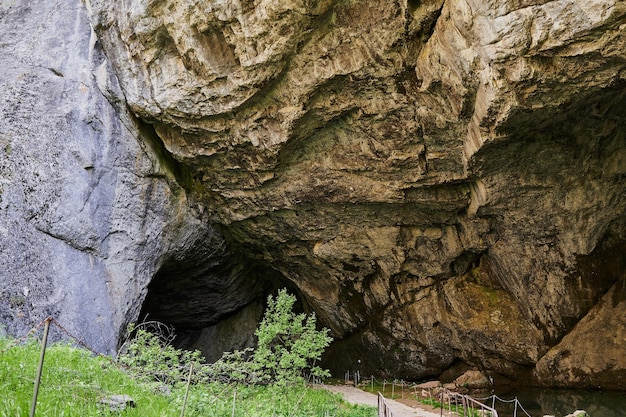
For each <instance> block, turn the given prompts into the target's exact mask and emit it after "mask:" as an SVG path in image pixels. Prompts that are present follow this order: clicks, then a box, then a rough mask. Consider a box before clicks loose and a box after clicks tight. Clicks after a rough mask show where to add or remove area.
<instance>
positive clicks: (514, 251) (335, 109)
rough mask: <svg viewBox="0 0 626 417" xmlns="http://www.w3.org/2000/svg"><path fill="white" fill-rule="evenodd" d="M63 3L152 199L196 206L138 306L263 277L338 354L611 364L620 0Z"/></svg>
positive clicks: (624, 74)
mask: <svg viewBox="0 0 626 417" xmlns="http://www.w3.org/2000/svg"><path fill="white" fill-rule="evenodd" d="M85 6H86V9H87V12H88V15H89V19H90V21H91V24H92V27H93V29H94V31H95V33H96V35H97V38H98V42H100V43H101V45H102V48H103V51H104V53H105V54H106V57H107V60H108V61H107V62H108V63H109V64H110V66H103V67H102V71H101V76H102V77H108V78H110V79H116V80H119V85H120V88H121V91H122V92H123V98H122V95H121V93H120V94H119V95H117V96H116V97H118V101H119V102H120V103H122V106H123V104H124V103H127V105H128V107H129V109H130V112H131V113H132V114H133V116H134V117H136V120H137V123H139V124H140V125H141V126H142V128H143V129H144V130H149V131H151V132H152V133H153V135H152V136H150V137H152V138H153V142H154V143H156V145H155V146H157V147H158V146H159V145H160V146H161V147H162V149H161V148H159V149H161V150H162V151H163V159H165V160H167V161H169V164H170V166H172V167H174V168H173V169H172V170H171V172H172V175H171V176H170V177H168V178H169V180H170V181H171V182H172V185H171V186H172V187H175V186H176V185H180V186H181V187H182V188H183V190H180V191H179V192H180V193H181V195H182V194H184V196H185V200H184V204H181V205H178V206H176V207H178V208H177V209H176V210H179V211H178V212H177V213H179V214H177V215H175V216H174V218H176V219H177V220H179V223H178V224H179V225H180V227H182V228H183V229H184V230H189V229H187V228H189V227H190V226H189V225H190V224H201V225H203V227H205V228H206V233H207V235H206V236H205V237H203V236H202V234H201V233H200V234H193V235H190V236H188V238H187V239H184V242H187V243H188V246H185V245H182V246H181V245H178V246H177V248H178V249H167V248H164V249H163V250H162V251H157V253H159V254H160V255H159V256H160V257H159V260H160V262H157V263H153V264H152V265H153V267H152V269H149V271H151V272H150V273H151V274H152V275H156V278H155V279H154V280H153V281H152V287H150V288H151V289H150V290H148V292H149V294H148V299H147V300H146V303H145V305H144V308H145V309H146V310H147V311H150V312H153V313H155V314H157V315H159V314H160V315H161V318H162V319H164V320H166V321H167V320H169V321H170V322H174V323H183V324H184V325H185V326H188V327H192V326H193V323H197V326H199V327H209V326H213V325H215V324H216V322H217V321H219V320H220V317H221V316H223V315H224V314H228V312H232V311H235V310H237V309H238V308H240V306H243V305H246V304H248V303H250V302H252V301H253V300H254V299H255V297H258V295H259V294H261V293H263V291H265V290H266V288H267V287H266V285H269V284H267V283H264V282H263V278H264V277H265V278H268V279H269V280H268V281H275V280H278V281H280V282H281V283H288V284H289V285H291V286H293V287H294V288H295V289H296V290H297V291H298V293H299V294H300V295H301V298H302V301H303V304H304V308H305V309H312V310H314V311H315V312H316V313H317V314H318V316H319V317H320V319H321V321H322V322H323V324H324V325H326V326H329V327H330V328H331V329H332V330H333V333H334V336H335V338H336V340H337V341H336V342H335V343H334V345H333V346H332V348H331V350H330V352H329V354H328V357H327V364H328V365H329V366H331V367H332V368H333V369H334V370H335V371H337V372H339V373H343V372H344V371H345V370H346V369H345V368H346V367H350V366H352V364H354V366H357V365H356V364H357V360H358V359H361V360H362V362H361V365H359V366H361V367H362V369H361V370H362V371H363V372H366V373H368V374H369V373H374V374H388V375H390V376H393V377H397V378H421V377H425V376H429V375H436V374H439V373H440V372H441V371H443V370H444V369H446V368H449V367H450V366H452V365H453V364H458V363H459V362H464V363H465V364H468V365H471V366H474V367H477V368H481V369H484V370H489V371H492V372H495V373H499V374H502V375H505V376H507V377H509V378H519V377H521V376H524V377H525V379H524V380H525V381H528V378H534V379H535V380H536V381H537V382H539V383H543V384H551V383H556V384H560V385H582V386H585V385H594V386H603V387H607V388H625V386H624V382H623V381H621V379H619V378H616V377H615V375H623V374H624V372H626V355H624V354H623V350H620V349H619V348H618V346H619V343H617V341H616V339H615V337H617V338H618V339H619V338H620V337H621V336H620V334H621V333H619V331H617V330H615V331H614V329H619V328H620V327H619V326H617V327H611V326H609V325H608V323H611V322H612V320H616V321H618V322H619V321H624V320H623V319H624V317H622V316H623V313H619V312H618V310H619V309H617V308H616V306H618V305H619V304H620V303H621V302H622V301H623V300H624V295H623V291H621V288H623V283H624V281H625V280H626V276H625V271H626V258H624V257H623V256H622V255H623V250H624V248H625V245H626V215H625V213H626V192H625V187H624V180H625V178H626V135H625V133H624V132H626V130H625V126H624V125H625V120H626V114H625V113H626V96H625V94H626V39H625V37H626V4H625V3H624V2H622V1H618V0H612V1H611V0H609V1H607V0H554V1H546V0H519V1H516V0H494V1H489V2H484V1H479V0H447V1H443V0H438V1H432V0H425V1H406V0H397V1H390V2H380V1H373V0H363V1H358V2H357V1H348V0H346V1H340V0H335V1H333V0H326V1H325V0H320V1H315V0H313V1H304V0H285V1H274V0H259V1H255V2H239V1H209V2H207V1H196V0H163V1H136V0H129V1H125V2H123V3H121V4H120V3H119V2H110V1H104V0H85ZM47 67H49V68H55V71H47V74H49V76H50V77H54V78H55V79H63V78H67V75H66V71H65V70H64V68H57V67H54V66H51V65H47ZM57 72H59V73H60V74H63V75H64V77H60V76H59V75H58V74H57ZM113 72H114V74H115V75H113ZM137 136H139V137H140V140H145V139H141V138H142V137H143V135H141V134H140V135H137ZM152 204H153V203H146V206H147V207H151V206H152ZM176 210H174V211H175V212H176ZM194 213H195V214H194ZM185 216H191V217H193V218H195V219H198V220H197V223H193V222H192V223H190V221H189V220H186V219H185V218H184V217H185ZM164 221H165V222H169V221H170V220H169V219H168V218H167V217H166V218H164ZM166 229H167V228H166ZM190 229H192V230H193V227H190ZM216 230H219V231H220V233H217V231H216ZM203 242H204V243H206V244H203ZM221 244H223V252H220V251H217V252H216V251H214V250H213V249H212V248H214V247H219V245H221ZM204 253H210V254H212V255H211V257H210V260H209V261H208V262H206V263H204V262H203V261H202V259H203V254H204ZM222 253H223V256H222V255H220V254H222ZM165 258H167V259H165ZM150 273H148V275H150ZM195 277H202V278H201V279H200V278H199V279H195ZM147 279H148V278H147V277H146V278H145V279H144V280H143V281H142V283H144V284H145V283H146V282H147V281H146V280H147ZM203 280H204V281H203ZM177 283H180V286H178V285H177ZM222 284H224V285H223V286H222V288H223V294H224V297H222V296H215V291H217V290H218V288H220V286H221V285H222ZM142 288H145V287H142ZM194 288H195V289H196V290H194ZM239 290H241V291H239ZM129 291H130V290H129ZM168 294H175V295H177V294H179V295H180V297H168ZM211 294H212V295H211ZM237 294H242V295H241V297H239V296H238V295H237ZM194 295H195V296H194ZM126 296H128V297H131V298H132V297H135V299H136V300H138V302H139V303H141V301H142V300H143V297H144V296H145V292H142V291H138V292H132V291H130V292H129V293H128V294H127V295H126ZM209 296H210V297H209ZM229 297H230V298H229ZM183 298H184V300H182V299H183ZM609 299H610V300H611V301H610V302H609V301H608V300H609ZM217 300H224V303H223V305H222V306H223V308H222V309H217V311H216V309H215V308H214V306H213V303H216V302H217ZM131 315H132V314H131ZM615 316H617V317H615ZM596 324H597V325H598V326H601V328H602V329H606V331H604V330H603V331H602V332H600V333H597V334H596V335H595V336H596V337H595V338H592V337H589V335H590V334H591V333H590V329H592V328H593V326H594V325H596ZM612 329H613V330H612ZM205 333H206V334H209V333H211V332H205ZM616 335H617V336H616ZM576 340H581V341H584V343H585V347H578V348H576V349H574V348H572V347H571V344H572V343H573V342H572V341H576ZM607 343H613V345H611V346H615V347H616V348H615V349H613V350H609V352H610V353H609V355H610V358H606V359H603V360H602V361H601V360H599V359H598V358H597V356H598V355H601V349H599V347H600V346H603V345H606V344H607ZM564 352H568V353H567V354H566V353H564ZM582 352H584V353H585V354H583V353H582ZM591 364H593V366H591ZM608 366H610V367H611V370H612V372H613V373H611V374H610V375H611V376H610V377H605V376H604V375H605V374H604V373H603V372H604V371H603V369H606V367H608ZM533 370H536V371H535V372H534V374H533ZM557 374H558V375H559V376H558V378H557V377H555V375H557ZM580 375H589V377H588V378H583V377H581V376H580ZM606 375H609V374H608V373H607V374H606Z"/></svg>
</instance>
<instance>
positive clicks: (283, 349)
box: [252, 289, 332, 385]
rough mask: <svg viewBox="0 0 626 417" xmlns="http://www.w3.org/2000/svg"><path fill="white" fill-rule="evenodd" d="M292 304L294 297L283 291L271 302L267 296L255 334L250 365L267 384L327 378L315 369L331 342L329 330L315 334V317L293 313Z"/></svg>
mask: <svg viewBox="0 0 626 417" xmlns="http://www.w3.org/2000/svg"><path fill="white" fill-rule="evenodd" d="M295 302H296V297H295V296H293V295H290V294H288V293H287V290H286V289H282V290H280V291H279V292H278V295H277V296H276V298H275V299H274V298H273V297H272V296H271V295H270V296H269V297H268V298H267V310H266V311H265V315H264V316H263V320H262V321H261V324H260V325H259V327H258V328H257V330H256V332H255V334H256V336H257V338H258V346H257V348H256V349H255V350H254V354H253V359H252V361H253V363H254V365H255V367H257V368H258V370H259V371H261V373H262V374H264V375H266V377H267V379H268V382H270V383H276V384H280V385H287V384H293V383H297V382H303V381H304V377H305V375H307V374H308V375H310V376H312V377H317V378H324V377H328V376H330V373H329V372H328V371H327V370H323V369H321V368H320V367H319V366H316V365H315V364H316V362H317V361H318V360H319V359H320V357H321V356H322V353H324V350H325V349H326V348H327V347H328V345H329V344H330V342H331V341H332V338H331V337H330V336H328V332H329V330H328V329H326V328H324V329H322V330H317V328H316V324H317V320H316V317H315V314H311V315H306V314H296V313H294V311H293V306H294V304H295Z"/></svg>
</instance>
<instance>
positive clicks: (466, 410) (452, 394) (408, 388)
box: [344, 371, 533, 417]
mask: <svg viewBox="0 0 626 417" xmlns="http://www.w3.org/2000/svg"><path fill="white" fill-rule="evenodd" d="M344 379H345V381H344V383H346V384H349V385H355V386H360V387H361V388H364V389H367V390H369V391H370V392H372V393H374V392H375V391H376V389H377V388H379V389H380V390H379V392H378V394H379V395H380V396H383V398H384V395H385V393H387V395H389V397H388V398H390V399H398V398H399V399H414V400H417V401H426V402H431V403H434V402H436V403H438V404H439V405H440V408H441V411H442V412H443V411H444V410H445V411H446V415H459V416H462V417H479V416H480V417H486V416H493V417H504V416H505V415H503V414H502V412H500V414H499V413H498V411H497V410H498V404H506V405H508V407H507V408H512V409H513V410H512V414H511V417H524V416H526V417H533V416H531V415H530V414H529V413H528V411H526V409H525V408H524V406H523V405H522V403H521V402H520V401H519V400H518V399H517V397H515V398H514V399H512V400H505V399H503V398H501V397H499V396H497V395H495V394H493V395H490V396H488V397H482V398H473V397H471V396H469V395H465V394H461V393H458V392H456V391H452V390H450V389H446V388H444V387H443V386H441V385H438V386H436V387H423V386H421V384H415V383H409V382H406V381H404V380H397V379H393V380H387V379H382V380H379V379H376V378H374V376H373V375H372V376H370V377H369V378H367V377H366V378H362V377H361V375H360V372H359V371H346V373H345V375H344ZM381 392H382V393H381ZM379 404H380V400H379ZM386 407H387V408H388V406H386ZM388 412H389V413H390V411H388ZM379 413H380V408H379ZM379 415H380V416H385V417H390V414H379ZM442 415H443V414H442ZM506 416H508V414H506Z"/></svg>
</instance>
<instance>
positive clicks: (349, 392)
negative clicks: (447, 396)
mask: <svg viewBox="0 0 626 417" xmlns="http://www.w3.org/2000/svg"><path fill="white" fill-rule="evenodd" d="M324 388H326V389H327V390H329V391H332V392H338V393H340V394H342V395H343V398H344V400H346V401H348V402H349V403H352V404H363V405H370V406H372V407H377V406H378V396H377V395H375V394H371V393H369V392H365V391H363V390H360V389H358V388H355V387H350V386H344V385H324ZM387 404H388V405H389V407H390V408H391V411H392V412H393V417H439V416H440V414H439V413H434V412H432V411H427V410H424V409H421V408H414V407H409V406H408V405H404V404H402V403H399V402H398V401H394V400H390V399H387Z"/></svg>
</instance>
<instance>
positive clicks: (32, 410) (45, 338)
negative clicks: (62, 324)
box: [30, 317, 52, 417]
mask: <svg viewBox="0 0 626 417" xmlns="http://www.w3.org/2000/svg"><path fill="white" fill-rule="evenodd" d="M51 321H52V317H48V318H47V319H46V322H45V325H44V328H43V341H42V342H41V354H40V355H39V367H38V368H37V377H36V378H35V391H34V392H33V401H32V403H31V404H30V417H34V416H35V408H37V396H38V395H39V383H40V382H41V372H42V370H43V359H44V357H45V356H46V345H47V344H48V330H49V329H50V322H51Z"/></svg>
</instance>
